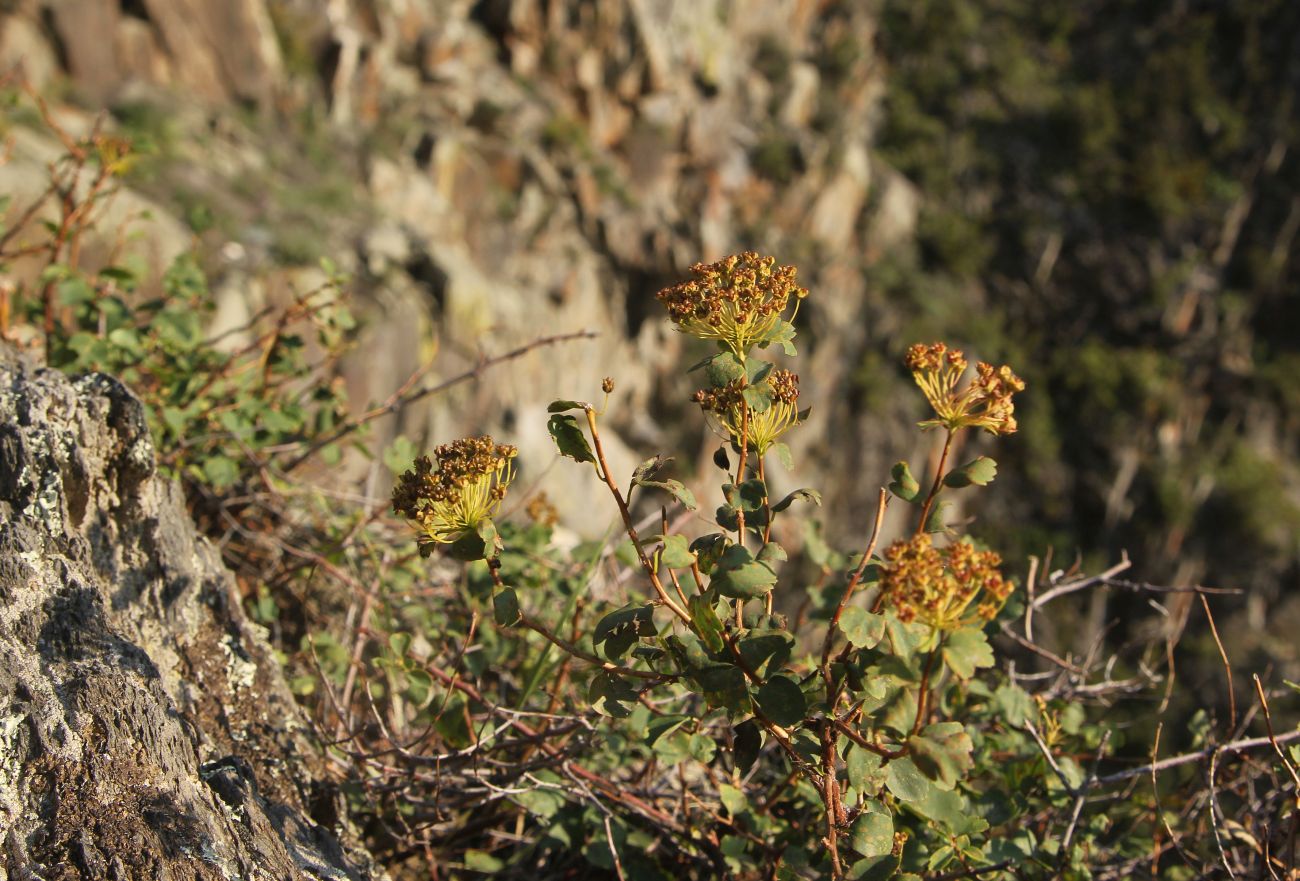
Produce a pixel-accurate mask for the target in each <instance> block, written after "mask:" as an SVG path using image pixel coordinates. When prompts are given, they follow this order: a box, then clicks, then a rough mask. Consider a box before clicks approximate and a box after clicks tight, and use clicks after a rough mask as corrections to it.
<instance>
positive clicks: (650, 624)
mask: <svg viewBox="0 0 1300 881" xmlns="http://www.w3.org/2000/svg"><path fill="white" fill-rule="evenodd" d="M658 632H659V631H658V629H657V628H656V627H655V623H654V608H653V607H652V606H649V605H645V606H624V607H623V608H621V609H618V610H616V611H613V612H610V613H609V614H608V615H606V616H605V617H604V618H601V619H600V621H599V622H598V623H597V624H596V629H595V630H594V631H592V636H591V642H592V645H596V646H599V645H604V646H605V657H607V658H609V659H610V660H611V661H617V660H619V659H620V658H622V657H623V656H624V655H625V654H627V651H628V649H630V648H631V647H632V645H633V644H634V643H635V642H636V641H637V640H639V639H640V638H641V637H643V636H655V635H656V634H657V633H658Z"/></svg>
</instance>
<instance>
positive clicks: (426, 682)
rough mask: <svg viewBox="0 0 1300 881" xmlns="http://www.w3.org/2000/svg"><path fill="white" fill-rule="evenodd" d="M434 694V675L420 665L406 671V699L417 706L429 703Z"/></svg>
mask: <svg viewBox="0 0 1300 881" xmlns="http://www.w3.org/2000/svg"><path fill="white" fill-rule="evenodd" d="M432 694H433V677H432V676H430V675H429V674H428V672H427V671H425V670H421V669H419V668H418V667H417V668H413V669H410V670H407V671H406V699H407V700H408V701H410V702H411V703H413V704H415V706H417V707H423V706H425V705H426V704H428V703H429V698H430V697H431V696H432Z"/></svg>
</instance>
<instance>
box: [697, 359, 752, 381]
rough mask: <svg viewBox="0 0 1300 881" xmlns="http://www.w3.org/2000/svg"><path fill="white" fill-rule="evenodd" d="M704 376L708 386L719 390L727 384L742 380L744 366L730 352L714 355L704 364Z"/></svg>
mask: <svg viewBox="0 0 1300 881" xmlns="http://www.w3.org/2000/svg"><path fill="white" fill-rule="evenodd" d="M704 375H705V376H707V377H708V378H709V384H710V385H712V386H713V387H714V388H721V387H722V386H724V385H726V384H727V383H729V382H734V381H736V380H737V379H741V378H743V377H744V375H745V365H744V364H742V363H741V361H740V359H739V358H737V357H736V356H735V355H733V354H732V353H731V352H723V353H721V354H719V355H714V356H713V357H712V358H710V359H709V360H708V361H706V362H705V363H704Z"/></svg>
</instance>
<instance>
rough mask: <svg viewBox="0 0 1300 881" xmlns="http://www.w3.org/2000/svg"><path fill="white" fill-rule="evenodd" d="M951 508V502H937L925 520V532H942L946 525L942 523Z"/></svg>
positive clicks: (946, 518)
mask: <svg viewBox="0 0 1300 881" xmlns="http://www.w3.org/2000/svg"><path fill="white" fill-rule="evenodd" d="M951 508H952V502H939V504H937V505H935V506H934V509H933V510H932V511H930V516H929V517H928V518H926V521H925V531H926V532H943V531H944V530H945V529H946V528H947V527H946V526H945V525H944V524H945V523H946V522H947V520H948V511H949V510H950V509H951Z"/></svg>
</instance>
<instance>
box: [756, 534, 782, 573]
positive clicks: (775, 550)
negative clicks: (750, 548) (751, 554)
mask: <svg viewBox="0 0 1300 881" xmlns="http://www.w3.org/2000/svg"><path fill="white" fill-rule="evenodd" d="M756 559H757V560H758V561H759V562H760V563H766V564H767V565H769V566H772V567H773V568H775V565H776V564H777V563H784V562H785V561H786V560H788V559H790V555H789V554H787V553H786V552H785V548H783V547H781V546H780V545H779V544H777V543H776V542H774V541H769V542H767V543H766V544H765V545H763V546H762V547H761V548H759V549H758V557H757V558H756Z"/></svg>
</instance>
